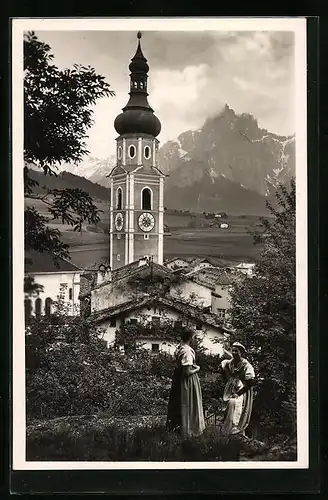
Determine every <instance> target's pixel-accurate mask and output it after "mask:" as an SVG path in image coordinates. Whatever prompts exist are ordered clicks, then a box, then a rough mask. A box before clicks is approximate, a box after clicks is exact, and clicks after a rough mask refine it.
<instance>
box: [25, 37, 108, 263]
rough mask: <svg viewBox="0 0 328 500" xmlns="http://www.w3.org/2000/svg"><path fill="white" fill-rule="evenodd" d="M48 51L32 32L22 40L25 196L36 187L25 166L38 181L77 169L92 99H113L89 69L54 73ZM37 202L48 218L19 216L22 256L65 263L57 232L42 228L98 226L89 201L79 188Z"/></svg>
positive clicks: (35, 213) (29, 211)
mask: <svg viewBox="0 0 328 500" xmlns="http://www.w3.org/2000/svg"><path fill="white" fill-rule="evenodd" d="M50 51H51V49H50V46H49V45H47V44H46V43H44V42H42V41H40V40H39V39H38V38H37V36H36V35H35V33H34V32H29V33H26V35H25V37H24V103H25V106H24V161H25V165H24V188H25V195H31V194H32V193H33V190H34V189H35V188H36V187H37V186H38V181H37V180H35V179H33V177H32V176H31V175H30V174H29V172H30V169H29V166H30V165H34V166H35V167H38V168H40V169H41V170H42V171H43V173H44V175H50V176H52V175H56V169H57V168H58V165H61V164H63V163H75V164H79V163H80V162H81V160H82V159H83V157H84V155H86V154H87V153H88V150H87V148H86V142H85V140H86V138H87V132H88V130H89V128H90V127H91V126H92V124H93V120H92V114H93V109H92V107H93V106H94V105H95V103H96V102H97V100H98V99H100V98H104V97H106V96H113V95H114V92H113V91H112V90H110V87H109V84H108V83H107V82H105V78H104V77H103V76H102V75H98V74H97V73H96V72H95V70H94V69H93V68H91V67H90V66H88V67H84V66H80V65H77V64H75V65H74V67H73V69H64V70H60V69H59V68H58V67H57V66H56V65H54V64H52V60H53V58H54V56H53V54H51V52H50ZM42 200H43V201H44V203H45V204H46V205H47V206H48V211H49V215H50V217H45V216H42V215H40V214H39V213H38V211H37V210H36V209H35V208H34V207H29V208H27V209H26V211H25V246H26V249H27V250H35V251H38V252H45V251H47V252H50V253H51V254H52V255H53V256H54V258H56V257H64V258H69V252H68V246H67V245H65V244H63V243H62V241H61V236H60V233H59V231H58V230H56V229H51V228H48V227H47V224H48V222H49V221H50V220H51V218H52V219H58V220H61V221H62V222H63V223H65V224H70V225H71V226H73V227H74V230H77V231H80V230H81V228H82V224H83V222H84V221H86V222H88V223H89V224H91V223H97V222H99V220H100V218H99V210H98V209H97V206H96V205H95V204H94V203H93V200H92V198H91V196H90V195H89V194H88V193H86V192H83V191H82V190H81V189H79V188H72V189H70V188H69V189H52V190H49V189H48V191H47V193H46V194H45V195H44V196H43V198H42Z"/></svg>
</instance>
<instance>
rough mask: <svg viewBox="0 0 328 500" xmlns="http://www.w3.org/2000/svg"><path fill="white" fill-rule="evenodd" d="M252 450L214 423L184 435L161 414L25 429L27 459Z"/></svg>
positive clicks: (208, 455) (191, 457)
mask: <svg viewBox="0 0 328 500" xmlns="http://www.w3.org/2000/svg"><path fill="white" fill-rule="evenodd" d="M256 446H257V448H256ZM256 446H255V447H254V449H253V452H254V451H255V452H256V451H257V449H258V444H257V445H256ZM250 451H251V450H250V445H249V444H247V446H246V445H245V441H243V440H242V439H237V438H235V439H230V440H227V439H224V438H223V437H222V436H221V435H220V433H219V430H218V428H214V427H213V428H211V427H209V428H207V429H206V430H205V432H204V433H203V435H202V436H199V437H197V438H190V439H188V440H185V441H183V440H181V438H180V436H179V435H177V434H175V433H172V432H169V431H168V430H167V429H166V428H165V427H164V426H163V424H162V422H160V421H159V420H158V421H157V422H156V421H155V422H154V423H153V424H149V425H139V426H138V425H137V426H132V427H129V426H128V424H127V421H124V420H123V419H122V420H114V419H108V418H103V419H101V418H99V417H97V418H96V417H94V418H93V417H84V418H83V417H79V418H75V419H74V418H69V419H68V418H65V419H54V420H51V421H48V422H47V421H45V422H43V423H39V424H36V423H34V424H33V425H30V426H29V427H28V429H27V460H40V461H42V460H47V461H48V460H50V461H156V462H162V461H179V462H183V461H237V460H239V459H240V455H241V453H242V452H244V453H245V452H250ZM262 451H263V450H262ZM279 453H280V454H279ZM293 454H294V455H295V450H294V451H293V450H291V451H289V454H288V453H287V454H285V457H286V458H284V459H285V460H295V459H296V458H294V455H293ZM281 456H282V455H281V450H280V449H277V450H276V452H275V453H271V456H270V458H268V457H264V458H261V460H280V459H281V458H280V457H281ZM275 457H278V458H275Z"/></svg>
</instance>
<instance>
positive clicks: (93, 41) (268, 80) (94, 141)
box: [36, 31, 295, 158]
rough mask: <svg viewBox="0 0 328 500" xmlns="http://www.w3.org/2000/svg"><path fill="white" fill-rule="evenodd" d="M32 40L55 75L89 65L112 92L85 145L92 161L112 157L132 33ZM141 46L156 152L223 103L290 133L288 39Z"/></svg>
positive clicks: (148, 39) (215, 36) (252, 37)
mask: <svg viewBox="0 0 328 500" xmlns="http://www.w3.org/2000/svg"><path fill="white" fill-rule="evenodd" d="M36 34H37V35H38V37H39V38H40V39H42V40H43V41H45V42H47V43H48V44H49V45H50V46H51V48H52V52H53V54H54V56H55V59H54V62H55V63H56V64H57V65H58V66H59V67H61V68H63V67H71V66H72V65H73V64H75V63H78V64H83V65H91V66H93V67H94V68H95V69H96V71H97V72H98V73H101V74H103V75H104V76H105V77H106V79H107V81H108V83H109V84H110V85H111V87H112V89H113V90H114V91H115V93H116V96H115V97H109V98H106V99H102V100H101V101H99V102H98V104H97V105H96V108H95V114H94V120H95V124H94V126H93V127H92V129H91V130H90V134H89V135H90V137H89V141H88V146H89V150H90V153H91V155H92V156H95V157H98V158H106V157H108V156H110V155H112V154H113V153H114V152H115V137H116V136H117V134H116V132H115V130H114V126H113V122H114V119H115V117H116V116H117V115H118V114H119V113H120V111H121V108H122V107H124V106H125V104H126V103H127V100H128V91H129V69H128V65H129V63H130V60H131V58H132V57H133V55H134V53H135V50H136V46H137V38H136V32H135V31H133V32H131V31H129V32H127V31H125V32H123V31H115V32H113V31H112V32H109V31H74V32H66V31H57V32H55V31H36ZM141 44H142V50H143V53H144V55H145V57H146V58H147V60H148V63H149V66H150V71H149V80H148V92H149V98H148V100H149V103H150V105H151V106H152V107H153V109H154V110H155V113H156V115H157V116H158V117H159V119H160V120H161V123H162V132H161V134H160V135H159V137H158V138H159V139H160V141H161V143H162V144H164V143H165V142H166V141H167V140H169V139H175V138H176V137H177V136H178V135H179V134H180V133H182V132H184V131H186V130H190V129H197V128H200V127H201V126H202V124H203V123H204V121H205V120H206V118H208V117H209V116H213V115H215V114H216V113H219V112H220V110H221V109H222V107H223V106H224V104H225V103H227V104H228V105H229V106H230V107H231V108H232V109H233V110H234V111H235V112H236V113H245V112H246V113H252V114H253V115H254V116H255V118H257V120H258V122H259V126H260V127H263V128H266V129H268V130H269V131H270V132H275V133H277V134H281V135H289V134H293V133H294V132H295V123H294V106H293V102H294V99H293V96H294V92H295V84H294V34H293V33H292V32H288V31H281V32H277V31H275V32H272V31H271V32H264V31H258V32H249V31H248V32H247V31H245V32H224V31H207V32H206V31H194V32H193V31H189V32H178V31H176V32H174V31H173V32H172V31H170V32H168V31H162V32H156V31H145V32H143V37H142V40H141Z"/></svg>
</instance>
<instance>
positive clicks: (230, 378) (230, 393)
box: [221, 342, 255, 436]
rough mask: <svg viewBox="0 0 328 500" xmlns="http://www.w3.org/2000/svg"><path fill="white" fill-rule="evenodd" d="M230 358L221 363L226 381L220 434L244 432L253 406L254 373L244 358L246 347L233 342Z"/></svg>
mask: <svg viewBox="0 0 328 500" xmlns="http://www.w3.org/2000/svg"><path fill="white" fill-rule="evenodd" d="M231 354H232V358H231V359H225V360H223V361H222V363H221V367H222V370H223V373H224V375H225V376H226V378H227V383H226V385H225V388H224V393H223V403H224V410H225V417H224V422H223V425H222V434H223V435H225V436H229V435H233V434H243V435H244V434H245V429H246V428H247V426H248V424H249V421H250V417H251V413H252V406H253V385H254V381H255V373H254V368H253V367H252V365H251V364H250V363H249V362H248V361H247V359H245V354H246V349H245V347H244V346H243V345H242V344H240V343H239V342H235V343H234V344H233V345H232V349H231Z"/></svg>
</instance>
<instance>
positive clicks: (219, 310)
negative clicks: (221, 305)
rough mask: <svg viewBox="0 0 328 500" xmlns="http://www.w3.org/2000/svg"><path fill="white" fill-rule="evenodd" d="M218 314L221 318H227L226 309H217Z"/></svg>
mask: <svg viewBox="0 0 328 500" xmlns="http://www.w3.org/2000/svg"><path fill="white" fill-rule="evenodd" d="M216 314H217V315H218V316H219V318H225V314H226V310H225V309H217V310H216Z"/></svg>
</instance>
